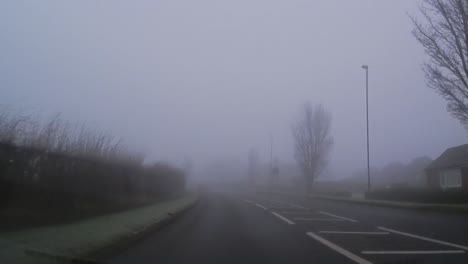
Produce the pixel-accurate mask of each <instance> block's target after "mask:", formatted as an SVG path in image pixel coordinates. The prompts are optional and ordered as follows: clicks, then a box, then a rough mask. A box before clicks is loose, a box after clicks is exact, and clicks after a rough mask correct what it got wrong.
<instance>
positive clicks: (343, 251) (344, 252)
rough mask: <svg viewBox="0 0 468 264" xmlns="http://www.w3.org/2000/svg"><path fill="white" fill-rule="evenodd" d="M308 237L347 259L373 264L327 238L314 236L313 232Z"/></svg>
mask: <svg viewBox="0 0 468 264" xmlns="http://www.w3.org/2000/svg"><path fill="white" fill-rule="evenodd" d="M307 235H308V236H310V237H312V238H313V239H315V240H317V241H319V242H320V243H322V244H324V245H325V246H327V247H329V248H331V249H333V250H335V251H336V252H338V253H340V254H341V255H344V256H346V257H347V258H349V259H351V260H353V261H355V262H357V263H359V264H372V262H370V261H368V260H365V259H363V258H361V257H359V256H358V255H355V254H353V253H351V252H349V251H348V250H346V249H344V248H342V247H340V246H338V245H336V244H334V243H332V242H330V241H328V240H326V239H325V238H323V237H321V236H319V235H316V234H314V233H313V232H307Z"/></svg>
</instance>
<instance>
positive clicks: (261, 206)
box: [255, 203, 268, 210]
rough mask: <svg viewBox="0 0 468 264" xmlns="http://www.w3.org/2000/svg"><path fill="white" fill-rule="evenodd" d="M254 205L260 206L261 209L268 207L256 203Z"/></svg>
mask: <svg viewBox="0 0 468 264" xmlns="http://www.w3.org/2000/svg"><path fill="white" fill-rule="evenodd" d="M255 205H256V206H258V207H260V208H262V209H264V210H268V208H266V207H265V206H263V205H261V204H258V203H256V204H255Z"/></svg>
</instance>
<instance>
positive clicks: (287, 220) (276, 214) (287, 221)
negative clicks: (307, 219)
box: [271, 212, 294, 225]
mask: <svg viewBox="0 0 468 264" xmlns="http://www.w3.org/2000/svg"><path fill="white" fill-rule="evenodd" d="M271 213H272V214H273V215H274V216H276V217H278V218H279V219H281V220H283V221H285V222H286V223H288V224H290V225H294V222H293V221H291V220H289V219H287V218H286V217H284V216H282V215H280V214H278V213H275V212H271Z"/></svg>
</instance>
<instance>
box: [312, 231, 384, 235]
mask: <svg viewBox="0 0 468 264" xmlns="http://www.w3.org/2000/svg"><path fill="white" fill-rule="evenodd" d="M319 234H343V235H388V234H390V233H388V232H365V231H364V232H361V231H319Z"/></svg>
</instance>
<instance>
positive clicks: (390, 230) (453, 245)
mask: <svg viewBox="0 0 468 264" xmlns="http://www.w3.org/2000/svg"><path fill="white" fill-rule="evenodd" d="M377 228H378V229H380V230H384V231H388V232H390V233H395V234H399V235H403V236H408V237H412V238H418V239H421V240H425V241H429V242H433V243H437V244H441V245H445V246H451V247H455V248H459V249H463V250H468V247H467V246H463V245H458V244H454V243H450V242H445V241H442V240H437V239H433V238H428V237H423V236H418V235H413V234H410V233H406V232H401V231H397V230H393V229H390V228H385V227H381V226H379V227H377Z"/></svg>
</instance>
